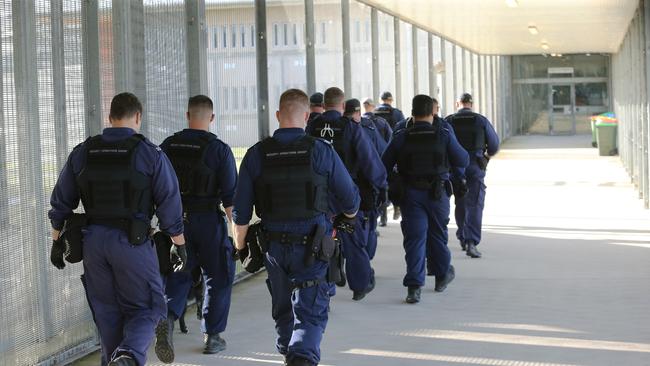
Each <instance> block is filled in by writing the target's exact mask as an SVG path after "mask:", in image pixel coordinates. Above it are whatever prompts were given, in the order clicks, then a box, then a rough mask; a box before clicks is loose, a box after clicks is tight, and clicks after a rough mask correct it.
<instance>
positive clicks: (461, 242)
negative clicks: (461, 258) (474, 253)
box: [460, 240, 467, 252]
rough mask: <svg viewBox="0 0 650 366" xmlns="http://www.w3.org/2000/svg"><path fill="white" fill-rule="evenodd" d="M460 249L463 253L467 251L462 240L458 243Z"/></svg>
mask: <svg viewBox="0 0 650 366" xmlns="http://www.w3.org/2000/svg"><path fill="white" fill-rule="evenodd" d="M460 248H461V249H462V250H463V252H465V251H467V243H465V242H464V241H463V240H461V241H460Z"/></svg>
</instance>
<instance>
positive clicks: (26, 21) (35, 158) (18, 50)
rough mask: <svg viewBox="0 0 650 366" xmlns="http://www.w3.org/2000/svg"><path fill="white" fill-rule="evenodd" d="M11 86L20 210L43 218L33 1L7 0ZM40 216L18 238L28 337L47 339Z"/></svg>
mask: <svg viewBox="0 0 650 366" xmlns="http://www.w3.org/2000/svg"><path fill="white" fill-rule="evenodd" d="M11 6H12V11H13V16H12V21H13V46H14V48H13V50H14V54H13V56H14V60H13V61H14V85H15V88H16V125H17V126H20V128H18V130H17V135H18V138H19V141H21V145H22V146H21V148H19V149H18V161H19V162H20V164H19V169H18V179H19V182H20V196H19V199H20V206H21V211H22V212H23V213H24V214H25V217H28V218H34V219H36V218H40V217H43V214H44V211H45V209H46V203H45V192H44V189H43V178H42V177H43V174H42V166H43V165H42V164H43V163H42V153H41V133H40V126H39V124H38V123H37V122H36V121H38V119H39V105H40V103H39V88H38V72H36V71H35V70H38V64H37V62H36V48H37V47H36V13H35V8H34V0H23V1H13V2H12V4H11ZM46 233H47V230H46V225H45V220H35V221H31V222H26V223H24V225H23V226H22V227H21V237H22V239H23V243H25V245H27V246H30V247H31V248H30V249H29V251H30V252H31V255H28V256H26V257H27V258H28V260H29V264H28V265H29V266H30V267H31V268H32V271H33V272H32V273H31V277H32V278H31V281H32V283H34V284H35V287H34V291H33V292H32V293H31V294H30V295H31V296H34V299H33V301H34V302H35V303H36V309H37V311H38V313H37V314H33V316H32V317H31V321H33V323H32V324H26V326H32V327H33V329H34V335H35V336H37V337H46V338H48V337H50V336H51V335H52V334H51V333H52V332H53V328H54V327H53V326H52V319H51V316H50V311H49V309H50V308H51V307H50V304H49V301H50V296H49V288H48V285H47V282H48V281H47V277H48V276H47V271H46V270H45V268H48V260H47V257H46V251H44V250H43V246H44V245H45V243H44V241H45V238H46V236H45V235H46Z"/></svg>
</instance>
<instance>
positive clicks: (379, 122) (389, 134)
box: [362, 98, 393, 146]
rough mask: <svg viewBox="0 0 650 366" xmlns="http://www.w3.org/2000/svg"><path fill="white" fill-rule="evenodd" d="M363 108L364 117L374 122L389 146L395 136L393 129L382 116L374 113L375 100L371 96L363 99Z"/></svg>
mask: <svg viewBox="0 0 650 366" xmlns="http://www.w3.org/2000/svg"><path fill="white" fill-rule="evenodd" d="M363 109H364V111H365V113H364V114H363V115H362V117H364V118H367V119H369V120H371V121H372V123H374V124H375V128H376V129H377V131H378V132H379V134H380V136H381V137H382V138H383V139H384V141H385V142H386V145H387V146H388V143H389V142H390V140H391V139H392V138H393V130H392V128H391V127H390V125H389V124H388V122H387V121H386V120H385V119H384V118H383V117H380V116H378V115H376V114H375V113H374V111H375V102H374V101H373V100H372V99H370V98H366V99H365V100H364V101H363Z"/></svg>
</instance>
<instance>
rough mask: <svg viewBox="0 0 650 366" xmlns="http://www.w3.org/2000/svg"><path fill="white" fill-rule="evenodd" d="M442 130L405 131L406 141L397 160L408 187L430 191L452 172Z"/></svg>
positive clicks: (420, 129)
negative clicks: (445, 174)
mask: <svg viewBox="0 0 650 366" xmlns="http://www.w3.org/2000/svg"><path fill="white" fill-rule="evenodd" d="M440 129H441V127H440V126H437V125H434V126H433V127H429V126H414V127H412V128H409V129H407V130H405V131H404V132H403V133H405V134H406V141H405V143H404V146H403V147H402V150H401V151H400V153H399V155H398V157H397V169H398V170H399V174H400V176H402V178H403V179H404V182H406V183H407V184H408V185H409V186H411V187H413V188H417V189H429V188H431V187H432V184H433V183H434V182H436V181H437V180H439V177H440V175H441V174H444V173H446V172H448V171H449V160H448V157H447V146H446V144H445V141H444V140H443V139H442V138H441V134H440Z"/></svg>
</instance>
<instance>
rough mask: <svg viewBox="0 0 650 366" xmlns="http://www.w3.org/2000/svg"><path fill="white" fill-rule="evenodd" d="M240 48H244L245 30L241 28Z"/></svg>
mask: <svg viewBox="0 0 650 366" xmlns="http://www.w3.org/2000/svg"><path fill="white" fill-rule="evenodd" d="M241 46H242V48H244V47H246V28H245V27H244V26H243V25H242V26H241Z"/></svg>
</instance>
